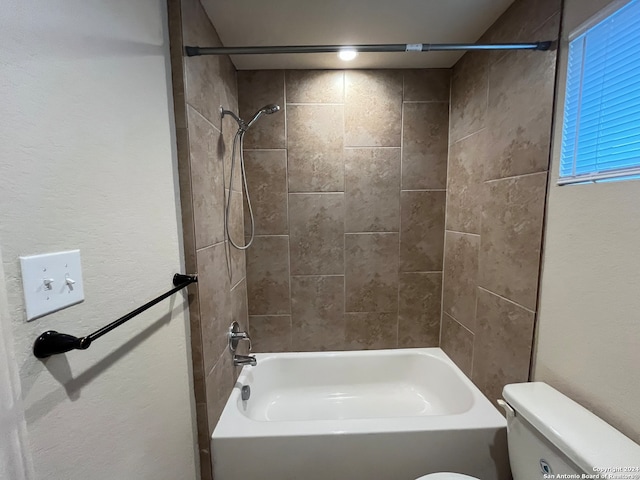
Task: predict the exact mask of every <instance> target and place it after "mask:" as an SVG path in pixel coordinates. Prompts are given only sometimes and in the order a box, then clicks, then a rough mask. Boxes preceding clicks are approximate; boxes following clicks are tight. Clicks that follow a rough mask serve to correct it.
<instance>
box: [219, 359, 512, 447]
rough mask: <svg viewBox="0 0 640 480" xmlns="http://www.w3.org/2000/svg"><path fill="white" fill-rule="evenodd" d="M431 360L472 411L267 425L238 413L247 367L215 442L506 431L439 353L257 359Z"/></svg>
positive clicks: (497, 416) (481, 397)
mask: <svg viewBox="0 0 640 480" xmlns="http://www.w3.org/2000/svg"><path fill="white" fill-rule="evenodd" d="M407 353H410V354H412V355H421V356H429V357H433V358H435V359H438V360H441V361H443V362H445V363H446V364H447V365H448V366H449V367H451V369H452V371H453V372H454V373H455V375H456V376H457V377H458V379H459V380H460V381H461V382H462V383H463V384H464V385H465V386H466V387H467V388H468V389H469V390H470V393H471V395H472V397H473V405H472V407H471V408H470V409H469V410H467V411H465V412H463V413H457V414H450V415H434V416H406V417H380V418H358V419H343V420H296V421H290V420H281V421H274V422H268V421H267V422H265V421H259V420H254V419H251V418H249V417H247V416H245V415H244V414H243V413H242V412H240V411H239V410H238V408H237V405H238V401H239V399H240V389H241V388H242V386H243V385H244V384H245V383H244V382H246V379H247V376H248V375H249V374H250V373H251V372H252V371H253V370H254V369H256V368H257V367H251V366H245V367H243V369H242V371H241V372H240V375H239V377H238V380H237V381H236V383H235V385H234V387H233V390H232V392H231V394H230V395H229V397H228V399H227V401H226V403H225V406H224V408H223V410H222V414H221V416H220V419H219V420H218V423H217V424H216V427H215V429H214V431H213V434H212V435H211V439H212V440H216V439H223V438H246V437H286V436H301V437H302V436H317V435H349V434H374V433H385V432H421V431H425V430H426V431H436V430H438V431H442V430H474V429H500V428H506V426H507V423H506V419H505V418H504V417H503V416H502V414H501V413H500V411H499V410H498V409H497V407H495V406H494V405H493V404H492V403H491V402H490V401H489V400H488V399H487V398H486V397H485V396H484V395H483V394H482V393H481V392H480V390H479V389H478V387H476V386H475V385H474V384H473V382H472V381H471V380H470V379H469V378H468V377H467V376H466V375H465V374H464V373H463V372H462V371H461V370H460V369H459V368H458V366H457V365H456V364H455V363H454V362H453V361H452V360H451V359H450V358H449V356H448V355H447V354H446V353H445V352H444V351H443V350H442V349H441V348H439V347H427V348H402V349H386V350H356V351H329V352H282V353H257V354H255V355H256V359H257V360H258V366H259V365H260V361H261V360H262V361H264V360H266V359H269V358H274V357H281V358H282V357H283V358H317V357H320V358H321V357H327V356H331V357H364V356H372V355H375V356H398V355H406V354H407Z"/></svg>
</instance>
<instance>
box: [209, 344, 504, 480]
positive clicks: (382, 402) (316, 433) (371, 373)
mask: <svg viewBox="0 0 640 480" xmlns="http://www.w3.org/2000/svg"><path fill="white" fill-rule="evenodd" d="M256 357H257V359H258V364H257V366H255V367H244V368H243V370H242V372H241V374H240V377H239V378H238V382H237V384H236V387H235V388H234V389H233V391H232V393H231V396H230V397H229V400H228V402H227V404H226V406H225V408H224V411H223V412H222V416H221V417H220V421H219V422H218V424H217V426H216V428H215V430H214V432H213V436H212V452H213V463H214V476H215V479H216V480H258V479H260V480H290V479H291V480H292V479H297V480H341V479H344V480H347V479H348V480H358V479H363V480H364V479H371V480H414V479H415V478H417V477H419V476H421V475H425V474H427V473H432V472H439V471H455V472H460V473H465V474H467V475H472V476H475V477H478V478H480V479H482V480H498V479H500V480H502V479H506V478H509V468H508V457H507V447H506V421H505V419H504V417H503V416H502V415H501V414H500V413H499V412H498V411H497V410H496V408H494V407H493V405H492V404H491V403H490V402H489V401H488V400H487V399H486V398H485V397H484V396H483V395H482V393H480V391H479V390H478V389H477V388H476V387H475V386H474V385H473V384H472V383H471V382H470V381H469V379H467V377H466V376H465V375H464V374H463V373H462V372H461V371H460V370H459V369H458V368H457V367H456V366H455V364H454V363H453V362H452V361H451V360H450V359H449V358H448V357H447V356H446V354H445V353H444V352H443V351H442V350H441V349H439V348H421V349H404V350H377V351H371V350H369V351H359V352H322V353H315V352H314V353H274V354H258V355H256ZM245 385H248V386H249V387H250V388H251V396H250V398H249V400H246V401H244V400H242V399H241V395H240V393H241V392H240V389H241V387H242V386H245Z"/></svg>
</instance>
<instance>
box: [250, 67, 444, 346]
mask: <svg viewBox="0 0 640 480" xmlns="http://www.w3.org/2000/svg"><path fill="white" fill-rule="evenodd" d="M238 88H239V100H240V114H241V116H242V117H243V118H250V117H251V115H253V113H254V112H255V111H256V110H257V109H259V108H260V107H262V106H263V105H265V104H270V103H277V104H279V105H280V106H281V107H282V110H281V112H279V113H276V114H274V115H269V116H264V117H262V118H261V119H260V120H259V121H258V122H257V123H256V124H254V126H253V127H252V128H251V130H249V132H248V133H247V135H246V139H245V162H246V168H247V176H248V184H249V191H250V193H251V200H252V203H253V209H254V212H255V217H256V224H255V229H256V237H255V240H254V244H253V246H252V247H251V248H250V249H249V250H248V251H247V288H248V298H249V315H250V324H251V335H252V338H253V341H254V350H256V351H288V350H295V351H308V350H327V349H332V350H341V349H368V348H394V347H418V346H437V345H438V343H439V334H440V301H441V288H442V287H441V285H442V284H441V281H442V256H443V239H444V214H445V196H446V191H445V188H446V168H447V166H446V162H447V137H448V131H447V125H448V116H449V89H450V70H448V69H447V70H404V71H401V70H375V71H366V70H358V71H281V70H280V71H241V72H238ZM245 208H246V207H245ZM249 231H250V226H249V224H248V212H247V211H246V209H245V232H246V233H248V232H249Z"/></svg>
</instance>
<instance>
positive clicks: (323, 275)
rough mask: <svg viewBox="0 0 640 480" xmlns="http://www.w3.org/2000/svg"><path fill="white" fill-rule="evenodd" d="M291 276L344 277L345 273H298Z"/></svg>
mask: <svg viewBox="0 0 640 480" xmlns="http://www.w3.org/2000/svg"><path fill="white" fill-rule="evenodd" d="M291 277H344V274H343V273H296V274H293V275H291Z"/></svg>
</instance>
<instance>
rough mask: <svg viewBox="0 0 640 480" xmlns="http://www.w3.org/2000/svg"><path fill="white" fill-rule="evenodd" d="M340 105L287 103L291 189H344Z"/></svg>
mask: <svg viewBox="0 0 640 480" xmlns="http://www.w3.org/2000/svg"><path fill="white" fill-rule="evenodd" d="M343 110H344V107H343V106H342V105H287V145H288V162H289V191H290V192H342V191H344V165H343V145H344V141H343V124H342V123H343Z"/></svg>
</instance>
